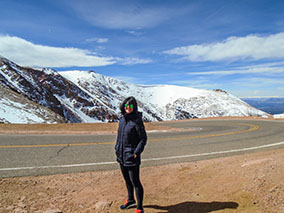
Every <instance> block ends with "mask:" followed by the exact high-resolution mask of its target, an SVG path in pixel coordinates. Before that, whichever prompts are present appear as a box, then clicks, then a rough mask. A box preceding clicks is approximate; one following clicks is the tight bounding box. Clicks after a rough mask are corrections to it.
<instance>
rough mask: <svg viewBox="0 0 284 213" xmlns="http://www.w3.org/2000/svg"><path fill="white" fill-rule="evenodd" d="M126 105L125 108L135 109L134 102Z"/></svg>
mask: <svg viewBox="0 0 284 213" xmlns="http://www.w3.org/2000/svg"><path fill="white" fill-rule="evenodd" d="M124 107H125V108H128V107H130V108H131V109H133V107H134V106H133V104H124Z"/></svg>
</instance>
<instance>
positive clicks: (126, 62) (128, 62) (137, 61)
mask: <svg viewBox="0 0 284 213" xmlns="http://www.w3.org/2000/svg"><path fill="white" fill-rule="evenodd" d="M115 59H116V60H117V61H118V62H119V63H120V64H122V65H135V64H149V63H151V62H152V60H151V59H141V58H129V57H127V58H115Z"/></svg>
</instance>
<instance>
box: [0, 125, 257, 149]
mask: <svg viewBox="0 0 284 213" xmlns="http://www.w3.org/2000/svg"><path fill="white" fill-rule="evenodd" d="M239 125H242V126H248V127H250V128H249V129H246V130H240V131H234V132H225V133H217V134H210V135H196V136H187V137H175V138H158V139H150V140H149V142H154V141H163V140H167V141H169V140H184V139H195V138H209V137H219V136H227V135H235V134H242V133H246V132H252V131H255V130H258V129H259V126H258V125H254V124H244V123H239ZM105 144H115V142H114V141H112V142H86V143H70V144H35V145H32V144H31V145H0V148H40V147H59V146H60V147H62V146H90V145H105Z"/></svg>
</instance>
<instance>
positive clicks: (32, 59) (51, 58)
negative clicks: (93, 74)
mask: <svg viewBox="0 0 284 213" xmlns="http://www.w3.org/2000/svg"><path fill="white" fill-rule="evenodd" d="M0 54H1V55H2V56H4V57H6V58H9V59H10V60H12V61H14V62H16V63H18V64H20V65H22V66H39V67H71V66H82V67H84V66H86V67H88V66H106V65H110V64H114V63H116V61H115V60H113V58H112V57H99V56H96V55H95V53H92V52H90V51H88V50H84V49H78V48H72V47H64V48H63V47H50V46H43V45H38V44H33V43H31V42H29V41H26V40H24V39H22V38H19V37H11V36H1V35H0Z"/></svg>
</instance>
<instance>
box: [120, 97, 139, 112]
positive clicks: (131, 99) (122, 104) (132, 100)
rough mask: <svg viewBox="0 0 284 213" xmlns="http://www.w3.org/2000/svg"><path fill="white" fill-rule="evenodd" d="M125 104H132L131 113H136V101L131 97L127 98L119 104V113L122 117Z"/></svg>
mask: <svg viewBox="0 0 284 213" xmlns="http://www.w3.org/2000/svg"><path fill="white" fill-rule="evenodd" d="M125 104H133V113H136V112H137V111H138V107H137V101H136V99H135V98H134V97H133V96H130V97H128V98H126V99H125V100H124V101H123V102H122V103H121V104H120V107H119V108H120V111H121V113H122V114H123V115H124V114H125V113H126V112H125V109H124V105H125Z"/></svg>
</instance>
